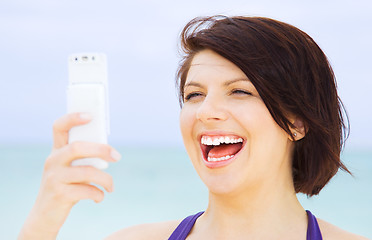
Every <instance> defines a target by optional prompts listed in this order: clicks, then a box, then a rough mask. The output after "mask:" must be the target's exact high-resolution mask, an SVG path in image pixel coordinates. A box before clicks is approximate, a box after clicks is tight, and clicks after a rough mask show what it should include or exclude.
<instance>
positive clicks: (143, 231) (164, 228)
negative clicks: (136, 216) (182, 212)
mask: <svg viewBox="0 0 372 240" xmlns="http://www.w3.org/2000/svg"><path fill="white" fill-rule="evenodd" d="M180 222H181V220H175V221H167V222H159V223H146V224H141V225H135V226H132V227H128V228H124V229H122V230H119V231H117V232H115V233H113V234H112V235H110V236H108V237H107V238H105V240H119V239H120V240H121V239H128V240H142V239H143V240H145V239H146V240H147V239H154V240H156V239H159V240H164V239H168V238H169V236H170V235H171V234H172V232H173V231H174V229H176V227H177V226H178V224H179V223H180Z"/></svg>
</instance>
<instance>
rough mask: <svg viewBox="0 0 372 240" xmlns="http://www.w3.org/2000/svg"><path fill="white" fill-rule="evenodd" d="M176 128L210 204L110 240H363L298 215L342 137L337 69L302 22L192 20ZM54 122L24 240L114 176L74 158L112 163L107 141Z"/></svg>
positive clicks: (46, 233) (67, 122) (335, 162)
mask: <svg viewBox="0 0 372 240" xmlns="http://www.w3.org/2000/svg"><path fill="white" fill-rule="evenodd" d="M181 40H182V47H183V50H184V52H185V57H184V59H183V61H182V62H181V65H180V69H179V71H178V76H179V82H178V86H179V94H180V103H181V107H182V110H181V115H180V126H181V131H182V135H183V140H184V144H185V147H186V149H187V152H188V154H189V157H190V159H191V161H192V163H193V165H194V167H195V169H196V171H197V172H198V174H199V176H200V178H201V179H202V180H203V182H204V183H205V185H206V186H207V187H208V190H209V205H208V208H207V209H206V211H205V212H204V213H203V212H201V213H198V214H196V215H193V216H190V217H188V218H186V219H184V220H183V221H170V222H165V223H156V224H146V225H140V226H134V227H131V228H127V229H124V230H121V231H119V232H117V233H115V234H113V235H112V236H110V237H108V239H110V240H114V239H168V238H169V239H186V238H187V239H296V240H298V239H322V238H324V239H338V240H339V239H365V238H363V237H360V236H356V235H354V234H351V233H347V232H345V231H343V230H341V229H339V228H337V227H335V226H333V225H331V224H329V223H327V222H325V221H322V220H319V219H316V218H315V217H314V216H313V215H312V214H311V213H310V212H309V211H305V210H304V209H303V207H302V206H301V205H300V203H299V202H298V200H297V197H296V193H297V192H302V193H305V194H307V195H308V196H313V195H316V194H318V193H319V192H320V190H321V189H322V188H323V187H324V186H325V185H326V184H327V182H328V181H329V180H330V179H331V178H332V177H333V176H334V175H335V174H336V172H337V171H338V169H340V168H341V169H343V170H345V171H347V172H348V170H347V168H346V167H345V166H344V165H343V164H342V162H341V161H340V150H341V148H342V144H343V139H344V132H345V131H344V130H345V126H344V122H343V118H342V116H343V115H342V104H341V101H340V100H339V98H338V95H337V91H336V83H335V78H334V74H333V72H332V69H331V67H330V66H329V63H328V61H327V58H326V56H325V55H324V53H323V52H322V51H321V49H320V48H319V47H318V46H317V44H316V43H315V42H314V41H313V40H312V39H311V37H309V36H308V35H307V34H306V33H304V32H302V31H301V30H299V29H297V28H295V27H293V26H291V25H288V24H285V23H282V22H279V21H275V20H272V19H268V18H254V17H252V18H251V17H232V18H228V17H210V18H201V19H194V20H192V21H191V22H190V23H188V24H187V26H186V27H185V28H184V30H183V32H182V39H181ZM88 121H89V116H87V115H84V114H78V113H77V114H71V115H67V116H64V117H62V118H61V119H59V120H57V121H56V122H55V124H54V147H53V151H52V154H51V155H50V156H49V157H48V159H47V160H46V163H45V169H44V175H43V181H42V185H41V189H40V193H39V196H38V198H37V201H36V203H35V205H34V208H33V209H32V211H31V213H30V216H29V218H28V220H27V221H26V223H25V225H24V227H23V229H22V232H21V234H20V239H55V238H56V236H57V234H58V231H59V229H60V227H61V226H62V224H63V223H64V221H65V219H66V217H67V216H68V213H69V211H70V209H71V208H72V206H73V205H74V204H75V203H77V202H78V201H79V200H81V199H93V200H94V201H96V202H100V201H102V199H103V192H102V191H101V190H99V189H98V188H96V187H94V186H92V185H89V184H88V183H95V184H98V185H101V186H103V187H104V188H105V189H106V190H107V191H108V192H111V191H112V190H113V187H112V186H113V183H112V178H111V176H109V175H108V174H107V173H104V172H102V171H100V170H97V169H94V168H91V167H71V166H70V163H71V161H72V160H74V159H78V158H82V157H100V158H102V159H104V160H106V161H117V160H118V159H119V158H120V155H119V154H118V153H117V152H116V151H115V150H114V149H112V148H111V147H110V146H107V145H101V144H94V143H74V144H67V138H68V131H69V129H70V128H71V127H73V126H76V125H80V124H84V123H87V122H88Z"/></svg>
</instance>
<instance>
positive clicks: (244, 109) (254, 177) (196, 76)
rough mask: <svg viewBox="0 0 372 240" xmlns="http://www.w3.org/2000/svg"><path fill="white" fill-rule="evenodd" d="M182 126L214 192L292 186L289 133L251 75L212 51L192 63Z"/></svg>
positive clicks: (193, 157) (194, 159) (195, 160)
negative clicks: (270, 108) (271, 111)
mask: <svg viewBox="0 0 372 240" xmlns="http://www.w3.org/2000/svg"><path fill="white" fill-rule="evenodd" d="M180 125H181V132H182V136H183V140H184V144H185V147H186V150H187V152H188V154H189V157H190V159H191V161H192V163H193V165H194V167H195V169H196V171H197V172H198V174H199V176H200V177H201V179H202V180H203V182H204V183H205V184H206V185H207V187H208V189H209V190H210V191H211V192H214V193H219V194H221V193H236V192H240V191H244V190H247V189H251V188H254V187H260V188H262V186H263V185H262V184H264V185H265V186H271V183H272V184H273V187H275V185H276V184H279V182H278V181H283V180H284V181H292V176H291V163H290V153H291V147H292V144H291V141H290V140H289V137H288V135H287V133H286V132H285V131H284V130H283V129H282V128H280V127H279V126H278V125H277V123H276V122H275V121H274V119H273V118H272V116H271V115H270V113H269V111H268V109H267V108H266V106H265V104H264V102H263V101H262V99H261V98H260V96H259V94H258V93H257V91H256V89H255V87H254V86H253V84H252V83H251V82H250V81H249V79H248V78H247V76H246V75H245V74H244V73H243V72H242V71H241V70H240V69H239V68H238V67H237V66H236V65H234V64H233V63H232V62H230V61H228V60H227V59H225V58H223V57H221V56H220V55H218V54H216V53H215V52H213V51H211V50H203V51H201V52H199V53H198V54H196V55H195V57H194V59H193V60H192V63H191V67H190V70H189V72H188V75H187V79H186V82H185V87H184V105H183V108H182V110H181V115H180ZM268 184H269V185H268Z"/></svg>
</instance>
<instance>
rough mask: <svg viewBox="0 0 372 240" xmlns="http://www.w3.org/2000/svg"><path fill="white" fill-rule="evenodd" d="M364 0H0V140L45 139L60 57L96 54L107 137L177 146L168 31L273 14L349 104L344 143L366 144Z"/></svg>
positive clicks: (369, 117)
mask: <svg viewBox="0 0 372 240" xmlns="http://www.w3.org/2000/svg"><path fill="white" fill-rule="evenodd" d="M371 12H372V4H371V1H369V0H364V1H362V0H354V1H337V0H330V1H301V2H300V1H290V0H284V1H274V0H261V1H250V0H241V1H238V0H230V1H219V0H214V1H201V0H191V1H170V0H169V1H119V0H118V1H109V0H107V1H96V0H89V1H88V0H80V1H73V0H64V1H56V0H35V1H26V0H5V1H4V0H3V1H1V3H0V49H1V50H0V53H1V57H0V72H1V75H0V76H1V77H0V81H1V88H0V89H1V94H0V110H1V117H0V123H1V131H0V144H4V143H50V142H51V133H52V132H51V126H52V123H53V121H54V120H55V119H56V118H58V117H59V116H61V115H63V114H64V113H65V111H66V96H65V91H66V87H67V56H68V55H69V54H70V53H74V52H87V51H88V52H90V51H93V52H105V53H106V54H107V56H108V62H109V84H110V86H109V87H110V101H111V109H110V110H111V130H112V134H111V136H110V138H109V140H110V142H111V143H113V144H114V145H124V144H156V145H164V144H167V145H182V139H181V136H180V132H179V127H178V114H179V106H178V100H177V98H176V91H175V89H174V79H175V71H176V69H177V65H178V61H179V56H178V52H177V44H178V35H179V33H180V31H181V29H182V27H183V26H184V25H185V24H186V23H187V21H189V20H190V19H192V18H193V17H196V16H200V15H212V14H227V15H234V14H240V15H255V16H266V17H272V18H275V19H279V20H282V21H285V22H288V23H290V24H293V25H295V26H297V27H299V28H300V29H302V30H304V31H305V32H307V33H308V34H310V35H311V36H312V37H313V38H314V39H315V41H316V42H317V43H318V44H319V45H320V47H321V48H322V49H323V50H324V51H325V52H326V54H327V55H328V57H329V59H330V62H331V64H332V65H333V67H334V71H335V73H336V76H337V79H338V85H339V93H340V95H341V98H342V99H343V101H344V103H345V105H346V108H347V110H348V112H349V116H350V121H351V135H350V138H349V141H348V144H347V148H362V147H363V148H369V149H371V148H372V139H371V134H372V127H371V122H372V110H371V103H372V101H371V91H372V81H371V80H372V78H371V74H370V69H371V68H372V67H371V63H372V61H371V56H372V27H371V25H372V14H371Z"/></svg>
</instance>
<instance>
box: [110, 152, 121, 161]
mask: <svg viewBox="0 0 372 240" xmlns="http://www.w3.org/2000/svg"><path fill="white" fill-rule="evenodd" d="M111 158H112V159H114V160H115V161H116V162H117V161H119V160H120V159H121V154H120V153H118V152H117V151H116V150H114V149H112V150H111Z"/></svg>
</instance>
